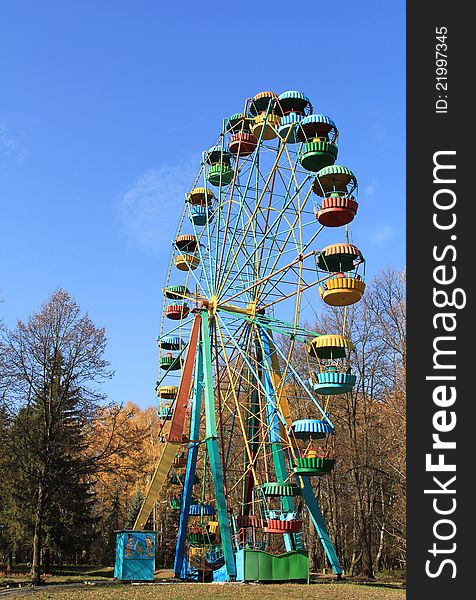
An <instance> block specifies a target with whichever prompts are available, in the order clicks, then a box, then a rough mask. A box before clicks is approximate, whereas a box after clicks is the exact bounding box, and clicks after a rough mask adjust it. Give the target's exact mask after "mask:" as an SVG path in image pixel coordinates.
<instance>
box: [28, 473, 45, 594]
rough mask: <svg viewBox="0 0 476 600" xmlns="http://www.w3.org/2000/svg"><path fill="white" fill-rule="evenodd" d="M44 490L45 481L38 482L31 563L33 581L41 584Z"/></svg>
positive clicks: (35, 583) (34, 583)
mask: <svg viewBox="0 0 476 600" xmlns="http://www.w3.org/2000/svg"><path fill="white" fill-rule="evenodd" d="M43 508H44V490H43V482H42V481H41V480H40V483H39V484H38V498H37V501H36V510H35V529H34V535H33V559H32V564H31V582H32V584H33V585H40V584H41V528H42V524H43Z"/></svg>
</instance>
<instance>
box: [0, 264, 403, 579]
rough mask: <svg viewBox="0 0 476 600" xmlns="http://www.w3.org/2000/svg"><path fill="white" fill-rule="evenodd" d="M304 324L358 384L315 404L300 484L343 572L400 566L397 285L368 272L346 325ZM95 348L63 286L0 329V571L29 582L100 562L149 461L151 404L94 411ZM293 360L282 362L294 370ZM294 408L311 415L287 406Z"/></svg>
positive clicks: (165, 534) (166, 530)
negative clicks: (332, 348)
mask: <svg viewBox="0 0 476 600" xmlns="http://www.w3.org/2000/svg"><path fill="white" fill-rule="evenodd" d="M316 320H317V325H316V324H312V323H311V324H309V326H310V327H312V328H313V329H315V330H316V331H320V332H326V333H341V332H342V331H349V336H350V337H351V339H352V341H353V342H354V344H355V346H356V351H355V355H354V357H353V361H352V365H353V368H354V370H355V371H356V373H357V375H358V380H357V385H356V387H355V389H354V391H353V392H352V393H349V394H345V395H342V396H335V397H332V398H331V399H330V402H329V406H328V411H329V412H330V414H331V417H332V420H333V422H334V424H335V426H336V439H335V443H336V458H337V462H336V467H335V469H334V471H333V473H332V474H331V475H328V476H326V477H322V478H317V477H316V478H313V479H312V480H311V481H313V484H314V486H315V491H316V495H317V496H318V499H319V504H320V506H321V510H322V512H323V514H324V518H325V521H326V524H327V526H328V529H329V533H330V536H331V539H332V540H333V542H334V544H335V546H336V550H337V553H338V556H339V558H340V560H341V563H342V566H343V568H344V570H345V572H346V573H351V574H355V575H358V574H360V575H365V576H367V577H372V576H373V575H374V573H375V572H376V571H379V570H382V569H395V568H404V567H405V560H406V559H405V510H406V509H405V279H404V275H403V274H402V273H399V272H395V271H386V272H384V273H382V274H380V275H379V276H378V277H377V278H375V279H374V280H373V281H372V282H371V283H370V284H369V285H368V286H367V290H366V293H365V295H364V298H363V300H362V301H361V302H359V303H358V304H357V305H355V306H354V307H350V308H349V309H348V310H347V314H346V315H345V322H343V312H342V311H341V310H339V311H334V310H331V309H329V310H327V311H325V312H324V313H323V314H320V315H319V316H318V318H317V319H316ZM283 343H284V342H283ZM105 344H106V337H105V332H104V330H103V329H101V328H97V327H96V326H95V325H94V324H93V323H92V322H91V320H90V318H89V316H88V315H87V314H82V313H81V310H80V308H79V306H78V305H77V304H76V302H75V301H74V300H73V299H72V298H71V297H70V296H69V295H68V294H67V293H66V292H64V291H63V290H59V291H57V292H56V293H55V294H54V295H53V296H52V297H51V298H50V300H49V301H48V302H47V303H46V304H45V305H44V306H43V307H42V308H41V310H40V311H39V312H38V313H35V314H33V315H32V316H31V317H30V318H29V320H28V321H27V322H26V323H23V322H21V321H19V322H18V323H17V326H16V327H15V328H14V329H12V330H9V329H8V328H5V327H3V331H2V340H1V342H0V477H1V480H2V485H1V487H0V563H2V562H3V563H4V564H5V569H7V570H8V569H11V568H13V567H14V566H15V563H20V562H21V563H31V565H32V578H33V581H36V582H38V581H39V579H40V575H41V572H45V571H48V570H49V569H50V568H51V567H53V566H54V567H55V568H57V567H58V566H60V565H61V564H62V563H67V562H68V563H70V562H89V563H96V564H103V565H112V564H113V562H114V543H115V535H114V532H115V531H117V530H120V529H123V528H129V527H131V526H132V525H133V523H134V519H135V516H136V514H137V511H138V509H139V506H140V503H141V500H142V496H141V493H142V492H143V491H144V489H145V488H146V486H147V482H148V479H149V478H150V477H151V474H152V471H153V468H154V464H155V462H156V459H157V456H158V453H159V451H160V422H159V420H158V418H157V415H156V409H155V407H150V408H147V409H145V410H141V409H139V408H138V407H137V406H135V405H133V404H128V405H126V406H124V407H121V406H117V405H115V404H114V403H107V402H106V399H105V397H104V396H103V394H102V392H101V384H102V383H103V382H104V380H105V379H106V378H108V377H110V376H111V373H110V371H109V365H108V363H107V361H106V360H105V359H104V350H105ZM304 352H305V349H304V348H302V349H301V350H298V351H296V352H295V353H294V355H293V361H294V362H295V365H294V366H295V368H296V369H297V370H299V369H302V366H303V365H305V364H306V358H305V356H304V354H302V353H304ZM302 375H303V377H304V378H305V379H307V377H308V374H306V373H304V372H303V373H302ZM294 410H295V414H294V415H293V416H294V417H295V418H306V417H308V416H312V415H311V414H309V408H308V406H306V407H305V406H300V404H299V402H297V403H295V404H294ZM315 416H316V417H317V416H318V415H317V414H316V415H315ZM179 491H180V490H179V488H176V487H175V486H169V487H168V488H167V489H166V490H165V491H164V495H163V497H162V498H161V499H160V500H159V501H158V502H157V503H156V506H155V507H154V511H153V514H152V516H151V526H153V527H154V528H155V529H157V531H158V544H157V546H158V550H159V555H158V563H159V565H160V566H166V567H169V566H171V565H172V562H173V553H174V545H175V539H176V533H177V521H178V511H177V510H174V509H173V508H172V507H171V505H170V500H171V499H172V498H173V497H174V496H175V495H176V494H177V493H178V492H179ZM303 533H304V540H305V541H306V542H307V544H306V546H307V548H308V550H309V555H310V559H311V568H312V570H313V571H319V570H321V569H323V568H325V567H328V565H327V564H326V558H325V555H324V552H323V550H322V546H321V543H320V541H319V539H318V538H317V536H316V532H315V530H314V527H313V525H312V522H311V520H310V519H309V520H307V521H306V523H305V528H304V532H303ZM2 558H3V560H2Z"/></svg>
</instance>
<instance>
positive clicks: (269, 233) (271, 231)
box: [219, 183, 304, 296]
mask: <svg viewBox="0 0 476 600" xmlns="http://www.w3.org/2000/svg"><path fill="white" fill-rule="evenodd" d="M302 185H304V183H303V184H302ZM301 187H302V186H301ZM297 193H299V190H297V191H296V193H295V194H297ZM294 197H295V195H293V196H292V197H291V198H289V200H288V201H287V202H286V203H285V205H284V206H283V208H282V210H281V211H280V212H279V213H278V216H277V218H276V219H275V221H274V222H273V223H272V224H271V225H270V226H269V228H268V231H267V232H265V233H264V234H263V236H262V237H261V240H260V244H264V243H265V242H266V241H267V240H268V239H270V238H271V236H273V235H274V236H276V235H277V231H279V226H280V224H281V222H282V220H283V218H284V217H283V215H284V213H285V211H286V210H288V209H289V207H290V206H291V205H292V202H293V200H294ZM291 235H292V231H291V227H289V229H288V230H287V235H286V237H285V243H287V241H288V240H289V238H290V237H291ZM243 238H244V236H243ZM259 250H260V246H257V247H255V248H254V249H253V250H252V252H251V254H250V256H249V259H250V260H251V259H254V258H255V257H256V255H257V253H258V252H259ZM239 251H240V247H238V248H237V249H235V254H234V256H233V257H232V258H231V259H230V263H229V265H230V266H229V271H231V269H232V267H233V266H234V264H235V263H236V261H237V256H238V255H239ZM236 277H237V276H236V275H235V276H234V277H232V278H229V279H228V281H227V280H226V278H224V281H226V285H222V288H221V289H220V291H219V292H220V296H224V295H225V294H226V292H227V291H228V290H229V289H230V288H231V287H232V286H233V285H234V283H235V281H236Z"/></svg>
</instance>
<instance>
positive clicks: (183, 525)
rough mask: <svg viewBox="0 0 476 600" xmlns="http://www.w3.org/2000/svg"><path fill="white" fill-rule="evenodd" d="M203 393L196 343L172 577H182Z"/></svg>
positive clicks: (201, 353) (200, 352) (200, 347)
mask: <svg viewBox="0 0 476 600" xmlns="http://www.w3.org/2000/svg"><path fill="white" fill-rule="evenodd" d="M202 393H203V350H202V345H201V342H200V341H199V343H198V348H197V359H196V365H195V382H194V386H193V406H192V415H191V420H190V437H189V439H190V440H191V441H190V443H189V447H188V448H189V449H188V458H187V470H186V473H185V481H184V486H183V493H182V505H181V507H180V521H179V528H178V535H177V544H176V547H175V561H174V575H175V577H180V576H181V575H182V568H183V562H184V558H185V539H186V536H187V526H188V516H189V510H190V504H191V500H192V490H193V482H194V479H195V473H196V469H197V456H198V448H199V446H200V442H199V438H200V410H201V406H202Z"/></svg>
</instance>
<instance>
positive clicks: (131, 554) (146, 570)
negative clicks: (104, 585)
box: [114, 531, 156, 581]
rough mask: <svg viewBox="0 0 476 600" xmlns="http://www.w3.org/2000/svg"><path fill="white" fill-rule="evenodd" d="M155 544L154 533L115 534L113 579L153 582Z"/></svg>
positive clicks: (125, 532)
mask: <svg viewBox="0 0 476 600" xmlns="http://www.w3.org/2000/svg"><path fill="white" fill-rule="evenodd" d="M155 543H156V533H155V532H154V531H120V532H117V533H116V561H115V565H114V577H115V578H116V579H120V580H121V581H153V579H154V569H155Z"/></svg>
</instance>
